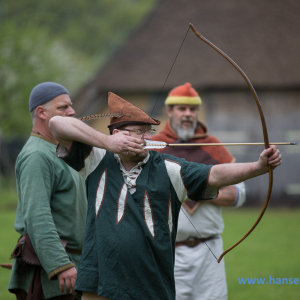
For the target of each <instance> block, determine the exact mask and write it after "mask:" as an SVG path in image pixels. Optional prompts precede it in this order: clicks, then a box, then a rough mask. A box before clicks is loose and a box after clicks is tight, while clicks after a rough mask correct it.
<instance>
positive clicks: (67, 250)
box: [65, 247, 81, 255]
mask: <svg viewBox="0 0 300 300" xmlns="http://www.w3.org/2000/svg"><path fill="white" fill-rule="evenodd" d="M65 250H66V252H68V253H73V254H79V255H81V250H76V249H71V248H68V247H66V249H65Z"/></svg>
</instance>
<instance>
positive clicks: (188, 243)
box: [186, 237, 195, 247]
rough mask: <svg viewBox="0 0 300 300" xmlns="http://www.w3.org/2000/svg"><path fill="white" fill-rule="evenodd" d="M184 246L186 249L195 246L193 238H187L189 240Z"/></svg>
mask: <svg viewBox="0 0 300 300" xmlns="http://www.w3.org/2000/svg"><path fill="white" fill-rule="evenodd" d="M186 245H187V246H188V247H194V246H195V238H193V237H189V238H188V239H187V240H186Z"/></svg>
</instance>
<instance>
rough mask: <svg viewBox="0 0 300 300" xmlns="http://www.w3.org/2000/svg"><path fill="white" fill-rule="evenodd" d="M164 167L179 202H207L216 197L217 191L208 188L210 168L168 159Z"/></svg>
mask: <svg viewBox="0 0 300 300" xmlns="http://www.w3.org/2000/svg"><path fill="white" fill-rule="evenodd" d="M165 165H166V168H167V173H168V175H169V178H170V180H171V183H172V185H173V187H174V189H175V191H176V194H177V197H178V199H179V200H180V202H184V201H186V200H194V201H199V200H208V199H213V198H216V197H217V196H218V189H216V188H210V187H208V176H209V172H210V168H211V167H212V166H207V165H204V164H198V163H191V162H186V161H185V160H182V161H181V162H178V161H173V160H170V159H165Z"/></svg>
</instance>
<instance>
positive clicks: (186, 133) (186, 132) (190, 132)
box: [177, 127, 195, 142]
mask: <svg viewBox="0 0 300 300" xmlns="http://www.w3.org/2000/svg"><path fill="white" fill-rule="evenodd" d="M194 134H195V129H194V128H190V129H183V128H181V127H178V128H177V135H178V137H179V139H181V140H182V141H184V142H187V141H189V140H190V139H191V138H192V137H193V136H194Z"/></svg>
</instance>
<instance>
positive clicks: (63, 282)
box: [57, 267, 77, 295]
mask: <svg viewBox="0 0 300 300" xmlns="http://www.w3.org/2000/svg"><path fill="white" fill-rule="evenodd" d="M57 278H58V281H59V289H60V292H61V293H64V289H65V287H66V293H67V294H69V293H70V291H71V290H72V294H73V295H75V294H76V293H75V291H74V289H75V283H76V279H77V270H76V268H75V267H73V268H70V269H68V270H66V271H63V272H61V273H59V274H58V275H57Z"/></svg>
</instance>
